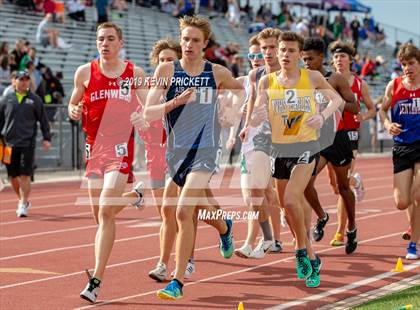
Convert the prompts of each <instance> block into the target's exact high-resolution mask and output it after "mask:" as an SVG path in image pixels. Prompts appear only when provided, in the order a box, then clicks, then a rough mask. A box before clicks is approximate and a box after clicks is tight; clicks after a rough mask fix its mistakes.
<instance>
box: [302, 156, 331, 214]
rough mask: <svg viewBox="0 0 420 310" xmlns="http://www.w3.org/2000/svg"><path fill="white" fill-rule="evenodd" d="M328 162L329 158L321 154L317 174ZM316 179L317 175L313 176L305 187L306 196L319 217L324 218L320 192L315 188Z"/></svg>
mask: <svg viewBox="0 0 420 310" xmlns="http://www.w3.org/2000/svg"><path fill="white" fill-rule="evenodd" d="M326 164H327V160H326V159H325V158H324V157H322V156H321V157H320V159H319V162H318V164H317V167H316V175H318V174H319V173H320V172H321V171H322V169H323V168H324V167H325V165H326ZM315 179H316V176H311V179H310V180H309V183H308V186H307V187H306V189H305V197H306V199H307V201H308V203H309V205H310V206H311V208H312V209H313V210H314V211H315V213H316V215H317V216H318V218H320V219H322V218H324V216H325V211H324V209H323V208H322V206H321V203H320V202H319V198H318V193H317V191H316V189H315Z"/></svg>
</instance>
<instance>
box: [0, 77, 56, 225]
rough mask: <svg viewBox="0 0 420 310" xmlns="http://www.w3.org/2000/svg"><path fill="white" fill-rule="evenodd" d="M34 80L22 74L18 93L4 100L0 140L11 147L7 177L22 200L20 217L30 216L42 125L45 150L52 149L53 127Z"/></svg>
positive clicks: (18, 84)
mask: <svg viewBox="0 0 420 310" xmlns="http://www.w3.org/2000/svg"><path fill="white" fill-rule="evenodd" d="M29 83H30V77H29V73H28V72H26V71H20V72H18V73H17V75H16V80H15V82H14V86H15V92H12V93H9V94H7V95H6V96H5V97H3V98H2V99H1V101H0V138H3V139H4V141H5V142H6V145H7V146H8V147H10V148H11V156H10V160H9V161H8V163H6V168H7V175H8V176H9V178H10V183H11V184H12V187H13V189H14V191H15V193H16V194H17V196H18V198H19V202H18V206H17V210H16V215H17V216H18V217H26V216H27V215H28V211H27V210H28V208H29V207H30V203H29V194H30V191H31V176H32V175H33V167H34V157H35V144H36V135H37V130H38V126H37V123H38V122H39V123H40V125H41V126H40V127H41V131H42V135H43V142H42V145H43V148H44V150H45V151H48V150H49V148H50V146H51V143H50V141H51V134H50V127H49V125H48V119H47V115H46V113H45V108H44V105H43V104H42V100H41V99H40V98H39V97H38V96H37V95H36V94H34V93H32V92H31V91H30V90H29Z"/></svg>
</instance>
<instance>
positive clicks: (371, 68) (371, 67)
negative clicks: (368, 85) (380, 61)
mask: <svg viewBox="0 0 420 310" xmlns="http://www.w3.org/2000/svg"><path fill="white" fill-rule="evenodd" d="M375 68H376V65H375V62H374V61H373V60H372V59H371V58H370V57H369V56H366V58H365V63H364V65H363V68H362V74H361V75H362V77H363V78H368V77H369V78H371V79H372V78H373V77H374V76H375Z"/></svg>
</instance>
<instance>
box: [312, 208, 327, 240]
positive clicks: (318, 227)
mask: <svg viewBox="0 0 420 310" xmlns="http://www.w3.org/2000/svg"><path fill="white" fill-rule="evenodd" d="M329 219H330V216H329V215H328V213H327V212H324V217H323V218H321V219H320V218H318V219H317V220H316V224H315V226H314V230H313V232H312V237H313V238H314V240H315V241H316V242H319V241H321V240H322V238H323V237H324V227H325V225H327V223H328V220H329Z"/></svg>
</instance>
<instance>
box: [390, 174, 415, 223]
mask: <svg viewBox="0 0 420 310" xmlns="http://www.w3.org/2000/svg"><path fill="white" fill-rule="evenodd" d="M413 176H414V173H413V170H412V169H406V170H403V171H401V172H398V173H395V174H394V200H395V204H396V206H397V208H398V209H400V210H405V209H407V208H408V207H409V206H410V204H411V202H412V201H411V188H412V184H413ZM413 210H414V209H413ZM411 218H412V216H411Z"/></svg>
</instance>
